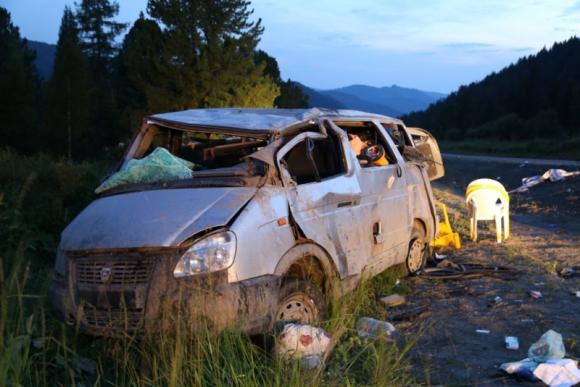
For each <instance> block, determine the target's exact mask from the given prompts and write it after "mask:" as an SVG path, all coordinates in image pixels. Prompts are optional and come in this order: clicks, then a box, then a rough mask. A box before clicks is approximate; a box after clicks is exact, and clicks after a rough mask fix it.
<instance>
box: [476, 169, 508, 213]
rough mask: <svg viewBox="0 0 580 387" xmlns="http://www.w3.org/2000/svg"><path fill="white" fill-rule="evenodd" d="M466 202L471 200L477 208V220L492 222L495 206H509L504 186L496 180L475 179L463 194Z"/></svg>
mask: <svg viewBox="0 0 580 387" xmlns="http://www.w3.org/2000/svg"><path fill="white" fill-rule="evenodd" d="M465 197H466V202H467V203H469V201H470V200H472V201H473V202H474V203H475V204H476V206H477V218H478V219H481V220H493V219H495V214H496V204H497V203H498V202H500V203H502V204H503V206H504V207H506V206H508V205H509V200H510V198H509V195H508V193H507V191H506V189H505V188H504V186H503V185H502V184H501V183H500V182H499V181H497V180H493V179H477V180H474V181H472V182H471V183H469V185H468V186H467V190H466V192H465Z"/></svg>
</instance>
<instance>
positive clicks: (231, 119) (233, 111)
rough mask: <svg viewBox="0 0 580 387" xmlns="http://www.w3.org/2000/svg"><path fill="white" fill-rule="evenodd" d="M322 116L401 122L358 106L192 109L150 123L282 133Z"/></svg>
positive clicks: (150, 120) (155, 118)
mask: <svg viewBox="0 0 580 387" xmlns="http://www.w3.org/2000/svg"><path fill="white" fill-rule="evenodd" d="M319 117H343V118H345V119H346V118H353V117H360V118H366V119H372V118H378V119H388V120H389V121H392V122H397V123H399V122H400V121H399V120H398V119H395V118H391V117H387V116H383V115H379V114H373V113H365V112H360V111H356V110H332V109H323V108H310V109H249V108H224V109H190V110H184V111H179V112H172V113H161V114H154V115H152V116H149V117H148V121H149V123H153V124H155V123H158V124H165V125H180V126H186V127H193V128H231V129H236V130H241V131H244V132H248V133H252V134H274V133H281V132H283V131H285V129H287V128H292V127H295V126H297V125H299V124H302V123H305V122H308V121H310V120H314V119H316V118H319Z"/></svg>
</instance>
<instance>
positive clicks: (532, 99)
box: [403, 37, 580, 143]
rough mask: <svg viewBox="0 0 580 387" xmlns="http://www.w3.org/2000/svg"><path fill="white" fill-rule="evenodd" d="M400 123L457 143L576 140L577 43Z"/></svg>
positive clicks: (545, 52) (579, 96) (579, 121)
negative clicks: (419, 127) (466, 141)
mask: <svg viewBox="0 0 580 387" xmlns="http://www.w3.org/2000/svg"><path fill="white" fill-rule="evenodd" d="M403 119H404V120H405V123H407V124H409V125H416V126H421V127H424V128H425V129H428V130H430V131H433V133H434V134H436V135H437V136H438V137H440V138H446V139H449V140H457V141H460V140H470V141H479V140H482V139H490V140H502V141H514V142H515V141H519V142H520V143H521V140H532V139H551V140H554V139H557V138H559V139H562V138H564V139H571V138H574V137H576V138H579V137H580V39H579V38H577V37H573V38H570V39H569V40H567V41H565V42H561V43H555V44H554V45H553V46H552V47H551V48H550V49H546V48H544V49H542V50H541V51H539V52H538V53H537V54H535V55H530V56H527V57H524V58H521V59H519V60H518V61H517V63H515V64H511V65H509V66H507V67H505V68H504V69H502V70H501V71H499V72H498V73H495V72H494V73H491V74H490V75H488V76H487V77H485V78H484V79H483V80H482V81H479V82H474V83H471V84H470V85H468V86H461V87H460V88H459V89H458V90H457V91H455V92H453V93H451V94H450V95H449V96H448V97H447V98H445V99H443V100H441V101H438V102H436V103H435V104H433V105H431V107H429V108H428V109H427V110H425V111H422V112H416V113H413V114H409V115H408V116H405V117H403ZM576 141H577V140H576Z"/></svg>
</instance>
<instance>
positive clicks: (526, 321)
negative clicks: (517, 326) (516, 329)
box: [520, 318, 534, 324]
mask: <svg viewBox="0 0 580 387" xmlns="http://www.w3.org/2000/svg"><path fill="white" fill-rule="evenodd" d="M520 321H521V322H522V324H533V323H534V320H532V319H531V318H524V319H521V320H520Z"/></svg>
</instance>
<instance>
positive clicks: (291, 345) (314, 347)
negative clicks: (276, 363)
mask: <svg viewBox="0 0 580 387" xmlns="http://www.w3.org/2000/svg"><path fill="white" fill-rule="evenodd" d="M329 344H330V336H329V335H328V333H326V332H325V331H324V329H322V328H317V327H313V326H310V325H299V324H286V325H285V326H284V329H283V330H282V332H281V333H280V334H279V335H278V340H277V341H276V347H275V348H274V352H275V354H276V355H277V356H279V357H285V358H295V359H298V358H300V359H302V358H304V357H307V356H313V355H316V356H320V355H322V354H324V352H325V351H326V349H327V348H328V345H329ZM310 361H313V360H308V361H307V362H310Z"/></svg>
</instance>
